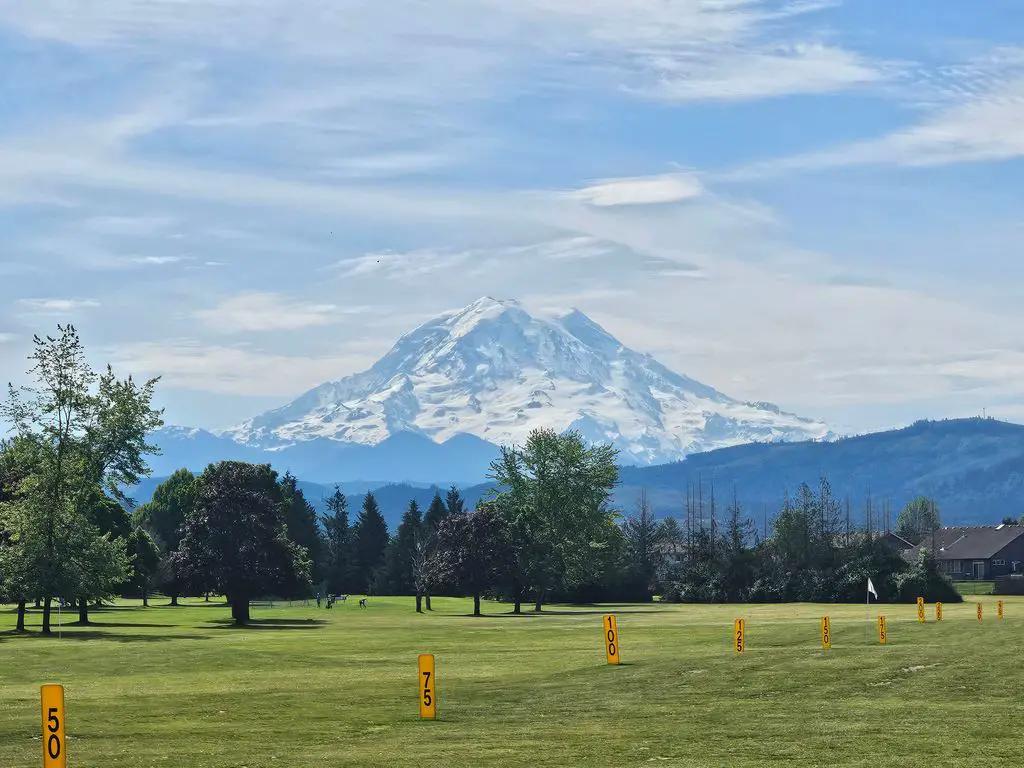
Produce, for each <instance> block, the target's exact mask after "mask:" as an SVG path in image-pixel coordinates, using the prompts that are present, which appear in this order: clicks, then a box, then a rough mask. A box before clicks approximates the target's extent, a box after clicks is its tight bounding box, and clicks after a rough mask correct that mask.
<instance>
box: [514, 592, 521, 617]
mask: <svg viewBox="0 0 1024 768" xmlns="http://www.w3.org/2000/svg"><path fill="white" fill-rule="evenodd" d="M522 612H523V599H522V598H521V597H520V596H519V595H516V599H515V602H513V603H512V613H522Z"/></svg>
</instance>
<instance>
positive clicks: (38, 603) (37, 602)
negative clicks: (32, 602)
mask: <svg viewBox="0 0 1024 768" xmlns="http://www.w3.org/2000/svg"><path fill="white" fill-rule="evenodd" d="M41 599H42V598H40V597H37V598H36V608H42V607H43V606H42V604H40V602H39V601H40V600H41Z"/></svg>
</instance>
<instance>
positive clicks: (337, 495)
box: [321, 486, 354, 594]
mask: <svg viewBox="0 0 1024 768" xmlns="http://www.w3.org/2000/svg"><path fill="white" fill-rule="evenodd" d="M327 509H328V514H326V515H323V517H322V518H321V520H322V522H323V525H324V532H325V534H326V544H325V546H326V548H327V557H326V560H327V565H326V569H325V573H324V578H325V579H326V581H327V590H328V592H330V593H331V594H335V593H338V592H345V591H348V589H349V587H350V585H351V582H352V573H353V568H354V563H353V555H354V551H353V542H352V529H351V527H350V526H349V520H348V499H347V498H346V497H345V494H344V493H342V492H341V489H340V488H338V487H337V486H335V488H334V494H333V495H331V497H330V498H329V499H327Z"/></svg>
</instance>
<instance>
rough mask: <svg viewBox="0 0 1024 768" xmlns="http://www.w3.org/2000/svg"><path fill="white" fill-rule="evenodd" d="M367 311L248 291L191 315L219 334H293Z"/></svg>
mask: <svg viewBox="0 0 1024 768" xmlns="http://www.w3.org/2000/svg"><path fill="white" fill-rule="evenodd" d="M366 311H367V308H366V307H362V306H358V307H339V306H337V305H335V304H313V303H309V302H305V301H301V300H297V299H293V298H290V297H287V296H281V295H279V294H275V293H267V292H260V291H249V292H246V293H242V294H239V295H237V296H232V297H230V298H228V299H225V300H224V301H222V302H221V303H220V304H218V305H217V306H216V307H214V308H212V309H203V310H199V311H197V312H196V313H195V316H196V318H198V319H199V320H200V321H201V322H202V323H203V324H204V325H206V326H207V327H208V328H210V329H212V330H214V331H217V332H221V333H243V332H247V331H294V330H299V329H301V328H309V327H312V326H319V325H332V324H334V323H339V322H342V321H343V320H345V318H346V316H351V315H354V314H359V313H362V312H366Z"/></svg>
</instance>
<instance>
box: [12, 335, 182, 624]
mask: <svg viewBox="0 0 1024 768" xmlns="http://www.w3.org/2000/svg"><path fill="white" fill-rule="evenodd" d="M58 332H59V333H58V335H57V336H47V337H45V338H40V337H38V336H36V337H34V338H33V344H34V350H33V353H32V355H30V358H29V359H30V360H31V361H32V363H33V366H32V368H31V369H30V371H29V376H31V377H32V378H33V379H34V382H35V383H34V386H27V387H20V388H15V387H14V386H12V385H9V387H8V392H9V395H8V399H7V401H6V402H5V403H3V404H2V406H0V418H4V419H6V420H7V421H8V422H10V423H11V424H13V425H14V430H15V434H16V435H17V437H18V438H19V439H20V440H21V441H23V442H26V443H31V444H33V449H32V450H31V451H27V452H26V455H27V456H30V457H31V464H30V466H28V467H27V473H26V474H27V475H28V477H27V479H26V481H25V482H23V483H22V484H21V487H20V495H19V497H18V498H16V499H15V500H14V502H13V504H14V506H15V507H16V509H14V510H10V511H9V512H8V521H9V522H8V524H9V525H13V526H14V529H13V530H12V538H16V539H17V541H18V542H19V544H18V552H20V553H21V556H23V557H26V558H28V560H26V561H25V562H24V563H23V564H22V565H23V567H22V568H21V569H20V572H21V573H22V574H23V575H24V577H25V579H26V584H25V588H26V589H30V590H31V591H32V592H34V593H35V594H37V595H43V596H44V598H45V603H44V606H43V633H44V634H49V633H50V631H51V628H50V617H51V605H52V599H53V597H54V596H56V595H68V596H74V595H98V594H103V593H104V592H105V591H106V590H109V589H110V588H111V586H112V585H113V584H116V583H118V582H120V581H123V579H124V576H125V574H124V573H123V572H122V573H120V575H119V576H118V571H123V570H124V567H125V562H126V560H125V557H124V552H123V543H124V542H123V540H121V544H122V546H121V547H120V549H119V548H118V547H117V546H115V545H113V543H112V542H111V541H110V540H109V539H106V538H104V536H103V534H102V533H101V532H100V531H99V529H98V528H97V527H96V526H95V525H93V524H92V523H91V522H90V521H89V519H88V515H87V513H88V507H89V504H90V503H91V501H92V499H93V498H94V494H95V492H96V489H97V488H102V489H103V490H104V491H105V492H106V493H107V494H109V495H110V496H111V497H112V498H114V499H117V500H118V501H121V502H124V503H131V500H130V499H128V498H127V497H126V495H125V493H124V488H125V487H129V486H133V485H135V484H137V483H138V481H139V480H140V479H141V478H142V477H143V476H146V475H148V474H149V469H148V467H147V466H146V461H145V459H144V456H145V455H146V454H151V453H157V452H158V451H157V448H156V446H153V445H150V444H148V443H147V442H146V435H147V434H148V433H149V432H151V431H152V430H154V429H156V428H157V427H159V426H160V425H161V424H162V423H163V421H162V419H161V413H160V412H159V411H156V410H154V409H153V408H152V407H151V403H152V398H153V391H154V387H155V385H156V381H157V380H156V379H150V380H149V381H147V382H145V383H144V384H141V385H140V384H137V383H136V382H135V381H134V380H133V379H132V378H131V377H128V378H127V379H119V378H117V377H116V376H115V375H114V373H113V370H112V369H111V368H110V367H109V366H108V367H107V368H106V370H105V371H104V372H103V373H101V374H99V375H97V374H96V373H95V372H94V371H93V370H92V368H91V367H90V365H89V363H88V362H87V360H86V355H85V348H84V346H83V344H82V342H81V339H80V337H79V335H78V332H77V331H76V330H75V328H74V326H72V325H67V326H58ZM92 539H95V541H92ZM104 557H107V558H108V559H107V560H106V561H103V559H102V558H104ZM90 569H91V570H90ZM111 578H113V582H111V581H110V579H111Z"/></svg>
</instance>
